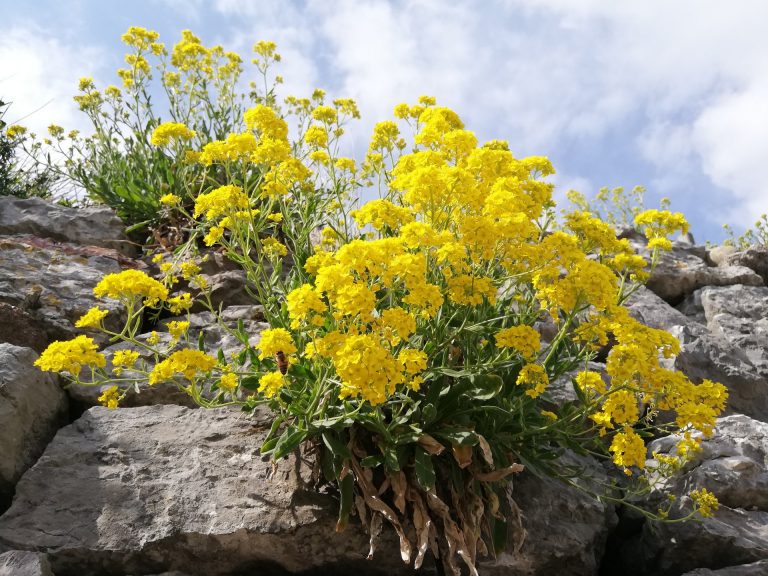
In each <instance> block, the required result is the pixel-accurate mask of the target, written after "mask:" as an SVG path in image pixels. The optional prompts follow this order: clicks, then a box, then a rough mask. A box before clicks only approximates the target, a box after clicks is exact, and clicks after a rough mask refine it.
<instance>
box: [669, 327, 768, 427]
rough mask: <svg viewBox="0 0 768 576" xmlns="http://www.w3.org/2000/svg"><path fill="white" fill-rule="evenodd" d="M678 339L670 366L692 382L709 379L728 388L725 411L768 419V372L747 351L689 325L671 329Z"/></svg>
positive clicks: (700, 328)
mask: <svg viewBox="0 0 768 576" xmlns="http://www.w3.org/2000/svg"><path fill="white" fill-rule="evenodd" d="M669 331H670V333H672V334H673V335H674V336H675V337H676V338H677V339H678V340H679V341H680V354H678V356H677V358H675V360H674V362H673V366H674V368H675V369H677V370H680V371H681V372H683V373H684V374H685V375H686V376H688V377H689V378H690V379H691V380H692V381H694V382H700V381H701V380H704V379H708V380H713V381H715V382H720V383H721V384H723V385H725V386H726V387H727V388H728V391H729V396H728V403H727V405H726V413H728V414H733V413H742V414H746V415H748V416H751V417H752V418H756V419H758V420H761V421H768V393H767V392H768V374H766V371H765V370H764V369H762V368H761V367H760V366H756V365H755V364H753V363H752V361H751V360H750V358H749V356H748V355H747V353H746V352H745V351H744V350H742V349H741V348H739V347H738V346H735V345H733V344H731V343H730V342H728V340H727V339H726V338H724V337H723V336H719V335H716V334H711V333H710V332H709V331H707V330H706V328H704V327H702V326H700V325H696V324H692V325H688V326H675V327H672V328H671V329H670V330H669Z"/></svg>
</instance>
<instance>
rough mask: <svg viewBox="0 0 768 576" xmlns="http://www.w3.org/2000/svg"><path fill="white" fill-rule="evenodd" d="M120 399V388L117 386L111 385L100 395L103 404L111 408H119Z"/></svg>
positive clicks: (99, 399) (100, 401)
mask: <svg viewBox="0 0 768 576" xmlns="http://www.w3.org/2000/svg"><path fill="white" fill-rule="evenodd" d="M119 400H120V389H119V388H118V387H117V386H110V387H109V388H107V389H106V390H104V392H102V393H101V396H99V398H98V401H99V403H100V404H101V405H102V406H106V407H107V408H109V409H110V410H114V409H115V408H117V404H118V401H119Z"/></svg>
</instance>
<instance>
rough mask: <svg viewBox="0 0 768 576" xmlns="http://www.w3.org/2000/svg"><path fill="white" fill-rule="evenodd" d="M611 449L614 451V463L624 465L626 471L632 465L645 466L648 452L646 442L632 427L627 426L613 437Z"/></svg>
mask: <svg viewBox="0 0 768 576" xmlns="http://www.w3.org/2000/svg"><path fill="white" fill-rule="evenodd" d="M609 450H610V451H611V452H613V461H614V463H615V464H616V465H617V466H623V467H624V469H625V471H628V469H629V468H630V467H631V466H637V467H638V468H640V469H642V468H645V457H646V454H647V450H646V448H645V443H644V442H643V439H642V438H640V436H638V435H637V433H635V431H634V430H633V429H632V428H630V427H625V428H624V429H623V430H622V431H621V432H618V433H617V434H616V435H615V436H614V437H613V441H612V442H611V447H610V448H609Z"/></svg>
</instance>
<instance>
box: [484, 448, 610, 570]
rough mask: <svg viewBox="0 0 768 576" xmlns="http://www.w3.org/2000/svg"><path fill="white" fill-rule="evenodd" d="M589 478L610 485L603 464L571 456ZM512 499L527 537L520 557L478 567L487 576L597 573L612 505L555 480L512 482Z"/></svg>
mask: <svg viewBox="0 0 768 576" xmlns="http://www.w3.org/2000/svg"><path fill="white" fill-rule="evenodd" d="M567 458H570V459H571V463H572V464H578V465H580V466H583V467H584V468H585V469H586V470H587V472H586V476H587V477H591V478H592V479H594V480H600V481H606V475H605V472H603V470H602V468H601V467H600V464H599V463H598V462H597V461H595V460H593V459H590V458H582V457H576V456H567ZM512 496H513V498H514V499H515V501H516V502H517V504H518V505H519V506H520V508H521V509H522V511H523V525H524V527H525V530H526V531H527V537H526V540H525V543H524V544H523V547H522V549H521V550H520V553H519V554H517V555H513V554H511V553H503V554H501V555H500V556H499V558H498V559H497V561H496V563H495V564H492V565H488V566H486V565H483V566H482V567H480V574H482V575H483V576H507V575H509V574H530V575H540V576H545V575H549V574H557V575H563V576H581V575H586V574H597V573H598V570H599V568H600V560H601V558H602V556H603V552H604V550H605V544H606V540H607V538H608V533H609V532H610V530H611V529H612V528H613V527H614V526H615V525H616V522H617V517H616V513H615V511H614V508H613V506H610V505H606V504H605V503H603V502H600V501H599V500H597V499H596V498H595V497H593V496H590V495H588V494H587V493H585V492H583V491H581V490H579V489H577V488H574V487H572V486H568V485H565V484H563V483H562V482H560V481H558V480H554V479H552V478H538V477H536V476H534V475H532V474H522V475H520V476H518V477H516V478H515V480H514V491H513V493H512Z"/></svg>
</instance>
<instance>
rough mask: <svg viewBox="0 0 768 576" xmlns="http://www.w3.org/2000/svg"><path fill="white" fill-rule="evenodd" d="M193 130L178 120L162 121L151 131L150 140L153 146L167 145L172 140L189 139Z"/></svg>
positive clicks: (193, 135) (192, 135) (193, 134)
mask: <svg viewBox="0 0 768 576" xmlns="http://www.w3.org/2000/svg"><path fill="white" fill-rule="evenodd" d="M194 137H195V132H194V131H193V130H190V129H189V128H187V126H186V125H184V124H182V123H180V122H163V123H162V124H160V125H159V126H158V127H157V128H155V129H154V130H153V131H152V137H151V138H150V142H151V143H152V144H153V145H154V146H167V145H168V144H169V143H170V142H171V141H172V140H191V139H192V138H194Z"/></svg>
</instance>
